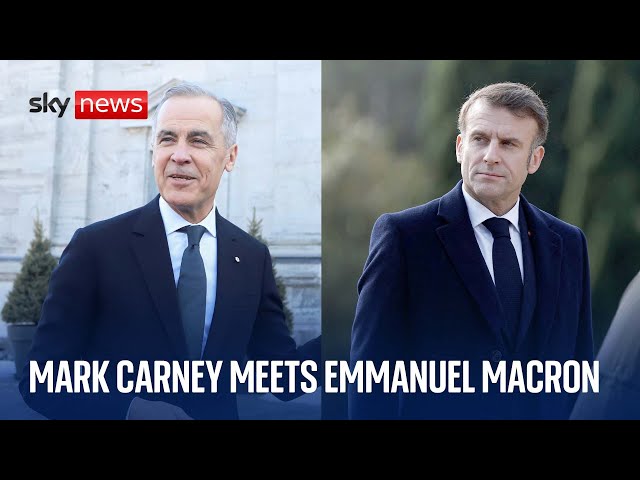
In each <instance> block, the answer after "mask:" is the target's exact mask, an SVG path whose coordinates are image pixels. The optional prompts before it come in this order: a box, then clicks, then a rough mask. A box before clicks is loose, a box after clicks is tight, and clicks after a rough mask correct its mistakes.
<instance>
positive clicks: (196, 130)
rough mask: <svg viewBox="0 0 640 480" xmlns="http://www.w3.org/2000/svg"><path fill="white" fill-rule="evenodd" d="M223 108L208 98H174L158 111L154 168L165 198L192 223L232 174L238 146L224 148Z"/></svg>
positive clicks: (199, 218)
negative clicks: (222, 130) (229, 173)
mask: <svg viewBox="0 0 640 480" xmlns="http://www.w3.org/2000/svg"><path fill="white" fill-rule="evenodd" d="M221 125H222V107H221V106H220V105H219V104H218V102H216V101H215V100H213V99H212V98H209V97H172V98H170V99H169V100H167V101H166V102H165V103H164V104H163V105H162V107H161V109H160V111H159V112H158V117H157V123H156V130H155V132H156V136H155V138H154V139H153V169H154V175H155V179H156V183H157V185H158V190H159V191H160V194H161V195H162V197H163V198H164V199H165V200H166V201H167V203H168V204H169V205H171V207H172V208H173V209H174V210H175V211H176V212H178V213H179V214H180V215H182V217H183V218H185V219H186V220H189V221H190V222H191V223H198V222H200V221H202V220H203V219H204V218H205V217H206V216H207V215H208V214H209V212H210V211H211V209H212V208H213V201H214V198H215V195H216V191H217V190H218V185H219V184H220V179H221V178H222V173H223V172H224V171H225V170H227V171H228V172H230V171H231V170H232V169H233V166H234V164H235V160H236V155H237V153H238V147H237V145H233V146H232V147H231V148H226V147H225V144H224V136H223V135H222V132H221V131H220V127H221Z"/></svg>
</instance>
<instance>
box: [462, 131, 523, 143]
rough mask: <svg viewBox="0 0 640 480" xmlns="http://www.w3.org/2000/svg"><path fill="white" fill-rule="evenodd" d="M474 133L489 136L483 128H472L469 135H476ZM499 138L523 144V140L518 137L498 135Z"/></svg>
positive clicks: (502, 140)
mask: <svg viewBox="0 0 640 480" xmlns="http://www.w3.org/2000/svg"><path fill="white" fill-rule="evenodd" d="M474 135H482V136H483V137H488V136H489V135H488V134H487V133H486V132H485V131H484V130H481V129H475V130H471V133H469V136H474ZM498 138H499V140H500V141H501V142H504V141H507V142H511V143H514V144H517V145H522V144H523V142H522V140H520V139H519V138H516V137H498Z"/></svg>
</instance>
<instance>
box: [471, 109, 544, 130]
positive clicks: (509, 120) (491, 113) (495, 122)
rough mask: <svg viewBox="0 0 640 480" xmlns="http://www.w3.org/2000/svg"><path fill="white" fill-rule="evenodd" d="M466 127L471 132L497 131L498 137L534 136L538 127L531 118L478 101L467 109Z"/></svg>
mask: <svg viewBox="0 0 640 480" xmlns="http://www.w3.org/2000/svg"><path fill="white" fill-rule="evenodd" d="M466 124H467V125H466V127H467V130H468V131H469V132H472V131H483V132H484V131H497V132H498V133H499V134H500V135H509V136H514V137H522V136H528V135H535V134H536V131H537V128H538V125H537V123H536V121H535V120H534V119H533V118H532V117H519V116H517V115H515V114H514V113H513V112H511V111H510V110H509V109H507V108H505V107H499V106H493V105H490V104H489V103H488V102H486V101H483V100H481V101H478V102H476V103H474V104H473V105H472V106H471V108H470V109H469V112H468V115H467V122H466Z"/></svg>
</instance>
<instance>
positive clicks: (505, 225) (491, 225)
mask: <svg viewBox="0 0 640 480" xmlns="http://www.w3.org/2000/svg"><path fill="white" fill-rule="evenodd" d="M482 223H484V226H485V227H487V228H488V229H489V231H490V232H491V235H493V238H498V237H507V238H510V237H511V236H510V235H509V223H511V222H509V220H507V219H506V218H498V217H493V218H488V219H487V220H485V221H484V222H482Z"/></svg>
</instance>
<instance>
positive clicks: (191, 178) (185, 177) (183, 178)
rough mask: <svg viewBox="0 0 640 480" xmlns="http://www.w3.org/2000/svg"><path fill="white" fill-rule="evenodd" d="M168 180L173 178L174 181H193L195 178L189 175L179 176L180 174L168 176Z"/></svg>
mask: <svg viewBox="0 0 640 480" xmlns="http://www.w3.org/2000/svg"><path fill="white" fill-rule="evenodd" d="M169 178H173V179H176V180H195V177H191V176H189V175H180V174H174V175H169Z"/></svg>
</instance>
